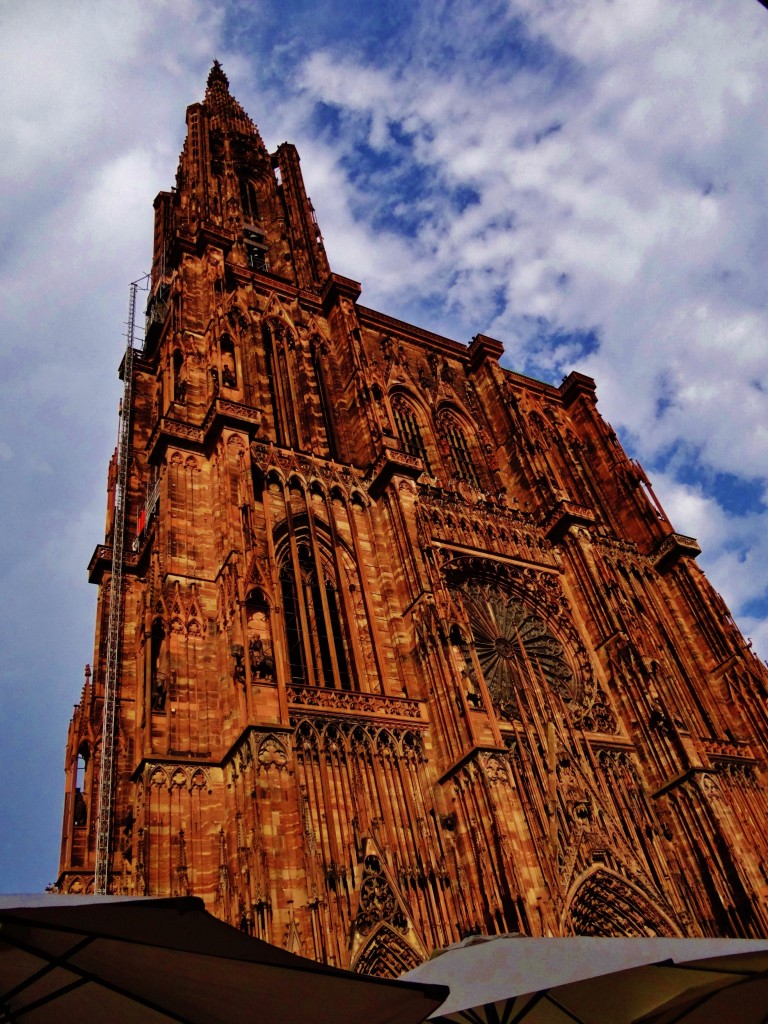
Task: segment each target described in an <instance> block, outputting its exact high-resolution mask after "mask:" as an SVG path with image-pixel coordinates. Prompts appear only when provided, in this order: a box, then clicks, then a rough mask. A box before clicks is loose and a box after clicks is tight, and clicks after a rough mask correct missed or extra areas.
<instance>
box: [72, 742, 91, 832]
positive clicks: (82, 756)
mask: <svg viewBox="0 0 768 1024" xmlns="http://www.w3.org/2000/svg"><path fill="white" fill-rule="evenodd" d="M87 770H88V747H87V746H86V744H83V745H82V746H81V747H80V749H79V750H78V752H77V762H76V766H75V801H74V813H73V819H72V824H73V825H74V826H75V828H84V827H85V826H86V825H87V824H88V805H87V804H86V802H85V795H84V794H85V773H86V771H87Z"/></svg>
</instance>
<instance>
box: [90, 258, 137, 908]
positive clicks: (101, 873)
mask: <svg viewBox="0 0 768 1024" xmlns="http://www.w3.org/2000/svg"><path fill="white" fill-rule="evenodd" d="M145 280H146V277H143V278H139V279H138V280H137V281H132V282H131V295H130V302H129V306H128V324H127V328H128V329H127V333H126V338H127V344H126V347H125V358H124V359H123V398H122V401H121V403H120V412H119V417H120V423H119V427H118V434H117V480H116V483H115V510H114V516H113V521H112V577H111V579H110V586H109V624H108V627H107V659H106V673H105V676H104V711H103V717H102V727H101V770H100V774H99V810H98V817H97V819H96V870H95V877H94V892H96V893H98V894H106V893H107V892H108V891H109V863H110V852H111V845H112V810H113V803H114V796H115V756H116V750H115V746H116V741H117V695H118V691H119V689H120V645H121V638H122V629H123V563H124V558H125V533H126V530H125V526H126V515H127V501H126V498H127V490H128V468H129V464H130V461H131V452H130V430H131V401H132V397H133V354H134V348H133V341H134V333H135V330H136V294H137V292H138V288H139V284H140V283H142V282H143V281H145Z"/></svg>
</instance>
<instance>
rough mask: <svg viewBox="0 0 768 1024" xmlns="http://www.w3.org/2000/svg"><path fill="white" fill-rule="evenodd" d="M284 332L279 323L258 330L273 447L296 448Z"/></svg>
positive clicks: (293, 405)
mask: <svg viewBox="0 0 768 1024" xmlns="http://www.w3.org/2000/svg"><path fill="white" fill-rule="evenodd" d="M286 333H287V332H286V329H285V328H284V327H283V325H282V324H281V323H267V324H264V327H263V329H262V337H263V341H264V361H265V368H266V375H267V383H268V385H269V396H270V399H271V404H272V416H273V418H274V424H275V440H276V442H277V444H279V445H284V446H285V447H287V448H298V447H299V436H298V432H297V428H296V414H295V410H296V408H297V403H296V401H295V398H294V394H293V388H292V386H291V375H290V370H289V368H288V359H287V355H286V351H285V347H286V343H287V341H286Z"/></svg>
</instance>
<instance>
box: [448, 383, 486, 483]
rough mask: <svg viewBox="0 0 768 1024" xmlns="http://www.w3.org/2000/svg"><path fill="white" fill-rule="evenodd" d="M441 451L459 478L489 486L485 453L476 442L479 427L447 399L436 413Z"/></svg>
mask: <svg viewBox="0 0 768 1024" xmlns="http://www.w3.org/2000/svg"><path fill="white" fill-rule="evenodd" d="M435 423H436V425H437V431H438V436H439V439H440V441H439V443H440V448H441V452H442V454H443V456H444V459H445V462H446V468H449V469H452V471H453V472H452V475H453V477H454V479H456V480H463V481H464V482H465V483H468V484H471V485H472V486H473V487H477V488H478V489H479V490H487V489H488V488H489V473H488V467H487V465H486V462H485V456H484V455H483V453H482V452H481V451H480V446H479V444H478V443H477V427H476V426H475V425H474V424H473V423H472V421H471V420H470V419H469V418H468V417H467V416H466V414H465V413H464V412H462V411H461V410H460V409H459V408H458V407H457V406H456V405H455V404H454V403H452V402H445V403H443V404H442V405H441V406H440V408H439V409H438V410H437V412H436V414H435Z"/></svg>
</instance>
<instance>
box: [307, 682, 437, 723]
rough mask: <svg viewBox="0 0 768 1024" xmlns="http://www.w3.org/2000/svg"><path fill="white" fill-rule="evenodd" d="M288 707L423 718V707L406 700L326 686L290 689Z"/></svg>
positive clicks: (415, 702) (390, 716) (415, 701)
mask: <svg viewBox="0 0 768 1024" xmlns="http://www.w3.org/2000/svg"><path fill="white" fill-rule="evenodd" d="M287 693H288V703H289V704H303V705H305V706H307V707H320V708H325V709H327V710H335V711H339V712H357V713H360V712H365V713H366V714H370V715H382V716H386V717H388V718H419V717H420V715H421V709H420V703H419V701H417V700H409V699H408V698H406V697H380V696H377V695H376V694H373V693H359V692H356V691H352V690H331V689H329V688H328V687H323V686H289V687H287Z"/></svg>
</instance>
